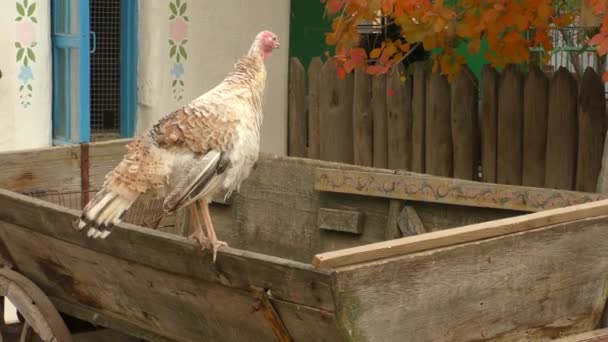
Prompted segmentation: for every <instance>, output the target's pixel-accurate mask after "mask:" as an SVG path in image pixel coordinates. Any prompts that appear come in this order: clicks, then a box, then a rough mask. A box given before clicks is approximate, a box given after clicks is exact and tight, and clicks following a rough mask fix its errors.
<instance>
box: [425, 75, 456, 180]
mask: <svg viewBox="0 0 608 342" xmlns="http://www.w3.org/2000/svg"><path fill="white" fill-rule="evenodd" d="M425 115H426V124H425V132H426V139H425V144H426V145H425V157H424V159H425V172H426V173H428V174H431V175H436V176H444V177H451V176H452V170H453V167H452V163H453V161H452V160H453V158H452V130H451V128H450V85H449V83H448V80H447V78H446V77H445V76H442V75H440V74H439V73H431V75H430V76H429V80H428V82H427V86H426V114H425Z"/></svg>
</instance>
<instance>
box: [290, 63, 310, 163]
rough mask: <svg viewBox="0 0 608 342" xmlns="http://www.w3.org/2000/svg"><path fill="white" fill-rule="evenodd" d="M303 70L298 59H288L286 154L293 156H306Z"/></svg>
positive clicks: (304, 81) (304, 82) (304, 80)
mask: <svg viewBox="0 0 608 342" xmlns="http://www.w3.org/2000/svg"><path fill="white" fill-rule="evenodd" d="M304 74H305V70H304V66H303V65H302V63H300V60H299V59H297V58H295V57H292V58H290V59H289V85H288V94H289V96H288V103H287V105H288V107H287V121H288V127H289V131H288V141H289V146H288V155H290V156H293V157H306V155H307V154H308V153H307V151H306V140H307V138H306V136H307V134H308V133H307V131H306V124H307V123H306V121H307V120H306V79H305V78H304Z"/></svg>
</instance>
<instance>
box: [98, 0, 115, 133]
mask: <svg viewBox="0 0 608 342" xmlns="http://www.w3.org/2000/svg"><path fill="white" fill-rule="evenodd" d="M91 31H93V32H94V33H95V36H94V38H93V39H92V40H91V44H92V48H94V49H95V50H94V52H93V53H92V54H91V132H92V133H100V132H104V133H105V132H118V131H119V129H120V0H91Z"/></svg>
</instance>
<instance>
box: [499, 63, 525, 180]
mask: <svg viewBox="0 0 608 342" xmlns="http://www.w3.org/2000/svg"><path fill="white" fill-rule="evenodd" d="M498 96H499V99H500V100H499V103H498V117H497V121H496V122H497V126H496V127H497V146H496V182H497V183H502V184H510V185H521V174H522V154H523V145H522V143H523V130H522V128H523V87H522V78H521V74H520V72H519V70H517V67H516V66H515V65H508V66H507V67H506V68H505V70H504V71H503V73H502V77H501V78H500V85H499V87H498Z"/></svg>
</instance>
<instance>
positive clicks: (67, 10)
mask: <svg viewBox="0 0 608 342" xmlns="http://www.w3.org/2000/svg"><path fill="white" fill-rule="evenodd" d="M52 13H53V15H52V43H53V143H55V144H66V143H75V142H89V140H90V136H91V108H90V64H91V58H90V55H89V51H90V41H89V35H90V34H91V32H90V18H89V0H53V3H52Z"/></svg>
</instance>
